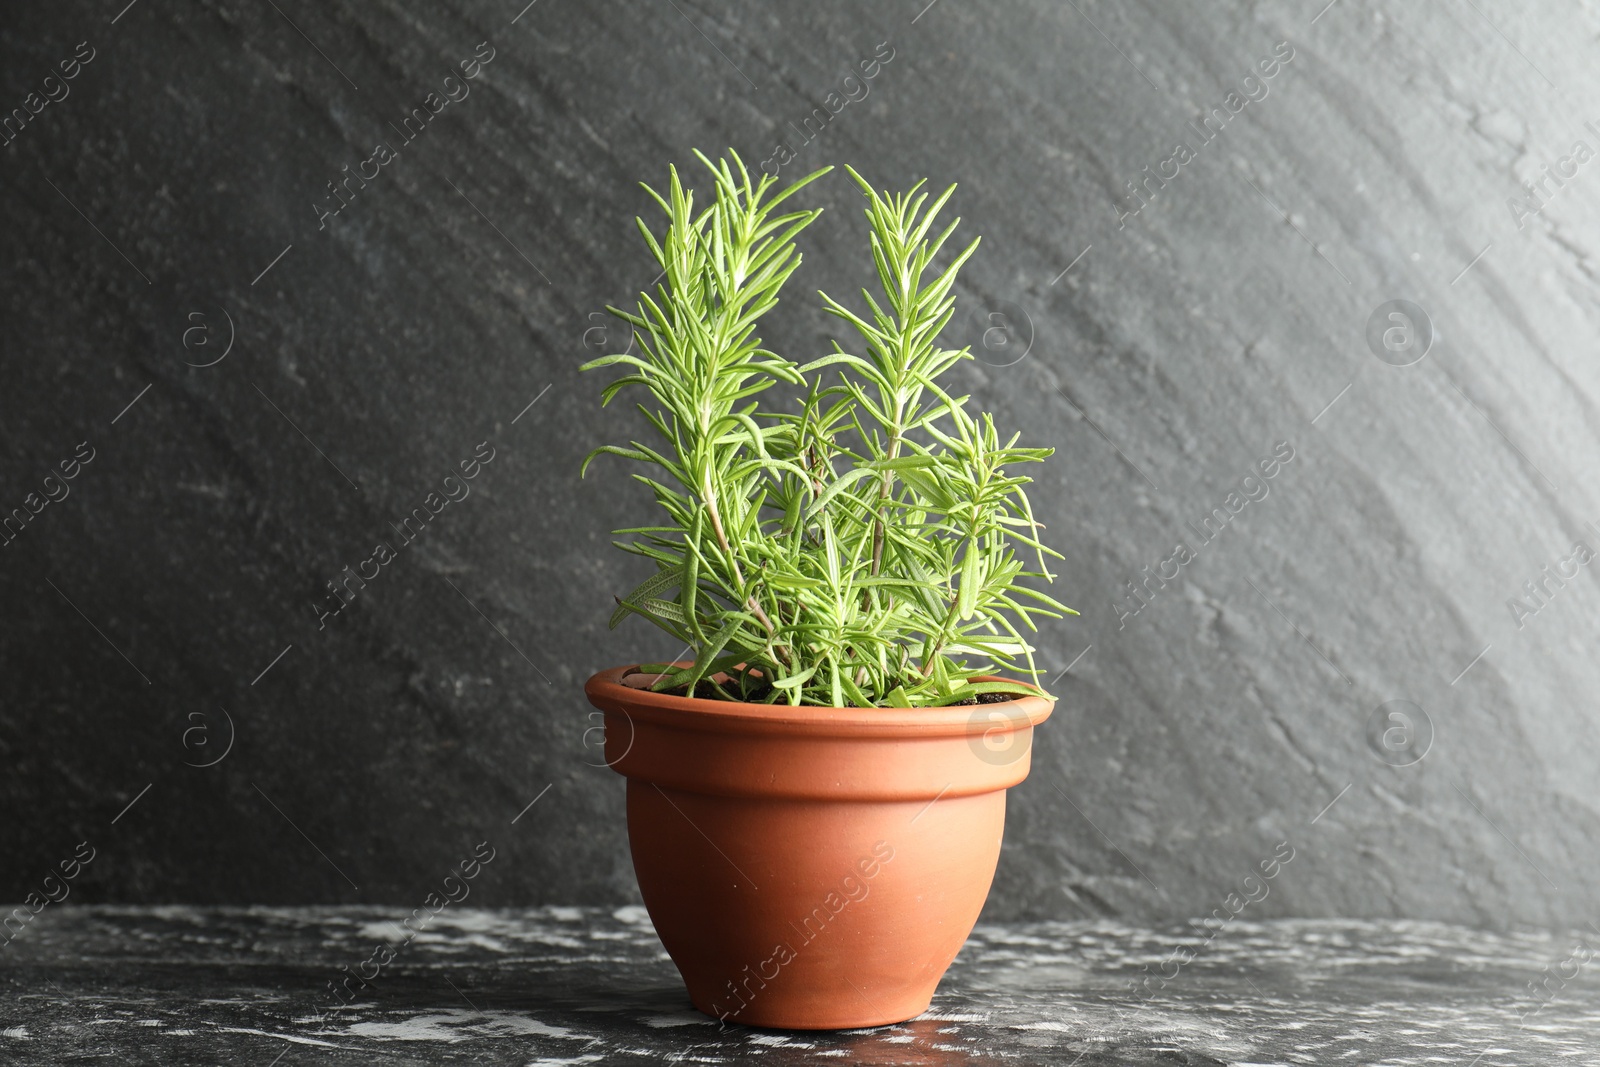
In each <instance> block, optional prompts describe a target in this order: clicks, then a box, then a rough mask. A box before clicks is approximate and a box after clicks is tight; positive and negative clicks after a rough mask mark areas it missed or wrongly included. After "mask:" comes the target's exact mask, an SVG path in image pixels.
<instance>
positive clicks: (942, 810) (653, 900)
mask: <svg viewBox="0 0 1600 1067" xmlns="http://www.w3.org/2000/svg"><path fill="white" fill-rule="evenodd" d="M1005 809H1006V795H1005V792H1004V791H1003V790H997V791H995V792H992V793H980V794H977V795H974V796H966V797H945V798H943V799H940V800H938V801H937V802H935V803H932V804H930V803H929V802H928V801H925V800H912V801H899V802H885V801H871V802H859V801H825V800H808V799H799V798H756V797H740V798H738V799H737V800H730V798H727V797H715V796H707V795H705V794H702V793H691V792H688V791H686V790H679V789H668V788H662V787H661V786H659V785H657V784H655V783H653V782H643V781H639V780H637V779H630V780H629V782H628V838H629V843H630V845H631V851H632V853H633V861H634V872H635V874H636V875H637V877H638V879H639V890H640V893H641V894H642V895H643V897H644V902H645V907H646V909H647V910H648V911H649V913H650V918H651V920H652V921H653V922H654V923H655V927H656V932H657V934H658V936H659V937H660V938H661V943H662V944H663V945H664V946H665V947H666V950H667V953H668V954H669V955H670V956H671V957H672V960H673V962H674V963H675V964H677V967H678V971H679V973H680V974H682V976H683V980H684V984H685V985H686V986H688V988H689V995H690V999H691V1000H692V1001H693V1002H694V1005H695V1007H697V1008H699V1009H700V1010H701V1011H703V1012H705V1013H706V1014H707V1015H710V1016H711V1017H713V1018H716V1019H719V1020H725V1021H728V1022H736V1023H741V1024H744V1025H749V1026H765V1027H774V1028H778V1029H786V1030H838V1029H852V1028H857V1027H868V1026H886V1025H889V1024H891V1023H898V1022H904V1021H905V1020H907V1019H910V1018H912V1017H914V1016H916V1015H920V1014H921V1013H922V1012H924V1011H926V1010H927V1008H928V1003H929V1001H930V1000H931V999H932V997H933V993H934V989H935V988H936V987H937V986H938V984H939V979H940V978H941V977H942V976H943V975H944V972H945V970H946V969H947V968H948V967H949V966H950V964H951V962H952V961H953V960H954V959H955V957H956V953H957V952H959V951H960V949H961V946H962V944H963V943H964V942H965V941H966V939H967V935H968V934H970V933H971V932H972V926H973V924H974V923H975V922H977V919H978V913H979V912H980V911H981V910H982V909H983V902H984V899H985V898H986V897H987V896H988V894H989V885H990V882H991V880H992V879H993V877H994V869H995V864H996V862H997V861H998V859H999V855H1000V839H1001V835H1002V833H1003V832H1004V829H1005Z"/></svg>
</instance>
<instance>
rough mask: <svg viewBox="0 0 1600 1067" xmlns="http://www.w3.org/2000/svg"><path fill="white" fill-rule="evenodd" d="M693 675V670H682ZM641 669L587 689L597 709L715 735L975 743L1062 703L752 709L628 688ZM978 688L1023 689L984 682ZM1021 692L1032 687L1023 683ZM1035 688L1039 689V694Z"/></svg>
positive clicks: (602, 675)
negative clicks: (965, 739)
mask: <svg viewBox="0 0 1600 1067" xmlns="http://www.w3.org/2000/svg"><path fill="white" fill-rule="evenodd" d="M675 665H676V666H680V667H686V666H689V665H690V664H687V663H678V664H675ZM636 670H638V665H636V664H634V665H629V666H625V667H612V668H610V669H608V670H603V671H599V672H598V673H596V674H595V675H594V676H593V677H591V678H590V679H589V680H588V681H587V682H585V683H584V686H583V691H584V694H585V695H586V696H587V697H588V698H589V702H590V703H591V704H594V705H595V706H596V707H598V708H601V709H603V710H606V711H615V712H620V713H622V714H626V715H639V716H642V717H644V718H645V719H647V720H649V721H654V722H660V723H663V724H672V725H674V726H678V727H680V728H687V729H696V730H702V731H706V732H711V733H786V734H803V735H809V736H857V737H861V736H880V737H881V736H892V735H900V736H904V735H915V736H922V737H942V736H970V735H973V734H983V733H986V732H988V731H990V730H993V729H995V728H996V727H997V726H998V725H999V724H998V723H997V722H996V721H995V713H999V715H1000V716H1001V717H1003V718H1004V719H1008V720H1010V722H1009V723H1007V724H1006V726H1005V727H1001V728H1002V729H1005V728H1009V729H1012V730H1020V729H1026V728H1028V727H1033V726H1037V725H1039V724H1040V723H1041V722H1044V720H1046V719H1048V718H1049V717H1050V713H1051V711H1053V710H1054V702H1053V701H1052V700H1050V698H1048V697H1045V696H1043V695H1040V696H1031V695H1030V696H1021V697H1016V698H1014V699H1012V700H1005V701H996V702H994V703H992V704H957V705H953V706H948V707H938V708H879V707H873V708H824V707H817V706H812V705H800V706H793V705H789V704H750V703H742V702H737V701H728V700H708V699H706V698H704V697H684V696H674V695H672V694H670V693H652V692H650V691H649V690H647V689H634V688H631V687H629V686H625V685H623V684H622V678H623V676H625V675H627V674H631V673H633V672H634V671H636ZM976 680H978V681H1008V682H1010V681H1016V679H1013V678H998V677H996V676H994V675H983V676H981V677H980V678H978V679H976ZM1019 684H1021V685H1029V683H1027V682H1020V683H1019ZM1033 688H1037V687H1036V686H1034V687H1033Z"/></svg>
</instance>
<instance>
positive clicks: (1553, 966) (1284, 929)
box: [0, 905, 1600, 1067]
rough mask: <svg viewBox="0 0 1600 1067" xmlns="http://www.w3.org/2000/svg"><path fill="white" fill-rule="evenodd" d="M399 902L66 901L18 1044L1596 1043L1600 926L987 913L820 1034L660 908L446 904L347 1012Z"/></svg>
mask: <svg viewBox="0 0 1600 1067" xmlns="http://www.w3.org/2000/svg"><path fill="white" fill-rule="evenodd" d="M404 917H405V914H404V913H402V912H401V911H400V910H399V909H379V908H191V907H154V908H151V907H141V908H131V907H109V906H89V907H73V906H71V905H64V906H60V907H49V908H47V909H46V910H45V911H43V912H41V913H40V914H39V916H38V917H37V918H36V919H35V920H34V921H33V922H31V923H29V924H28V925H26V926H25V927H24V928H23V929H22V930H21V931H20V933H18V934H17V935H16V936H15V937H14V939H13V940H12V941H11V942H10V943H9V944H7V945H6V946H5V947H4V948H3V949H0V975H3V980H4V986H5V997H4V1000H3V1002H0V1005H3V1006H0V1063H6V1064H13V1063H14V1064H68V1063H87V1062H103V1061H104V1062H115V1063H118V1064H157V1063H159V1064H164V1065H185V1064H206V1065H215V1064H229V1065H233V1064H241V1065H251V1064H253V1065H259V1067H294V1065H296V1064H318V1065H338V1064H356V1063H361V1064H367V1063H377V1062H382V1063H385V1064H393V1065H397V1067H399V1065H407V1064H434V1063H452V1064H454V1063H463V1064H465V1063H473V1064H516V1065H519V1067H522V1065H556V1064H587V1063H607V1064H609V1063H623V1064H638V1063H707V1064H739V1063H747V1062H750V1061H752V1060H756V1059H760V1060H761V1061H763V1062H771V1063H775V1064H795V1063H863V1064H945V1063H951V1064H967V1063H997V1064H999V1063H1004V1064H1035V1063H1037V1064H1061V1065H1067V1064H1080V1065H1081V1067H1093V1065H1098V1064H1157V1063H1172V1064H1191V1063H1193V1064H1216V1063H1226V1064H1293V1063H1310V1064H1363V1065H1366V1064H1435V1063H1437V1064H1456V1063H1459V1064H1462V1065H1467V1064H1474V1063H1475V1064H1477V1065H1479V1067H1497V1065H1511V1064H1515V1065H1519V1067H1527V1065H1530V1064H1557V1063H1559V1064H1569V1065H1573V1067H1580V1065H1586V1064H1600V999H1597V998H1596V997H1595V995H1594V984H1593V975H1592V974H1589V973H1586V972H1588V971H1589V970H1590V968H1589V967H1588V964H1589V962H1590V957H1591V956H1592V954H1593V950H1592V949H1590V948H1589V947H1588V942H1587V941H1585V940H1584V938H1585V937H1589V938H1590V939H1591V940H1592V939H1593V936H1594V935H1593V934H1592V933H1591V934H1576V935H1573V934H1557V933H1510V934H1506V933H1487V932H1482V931H1477V930H1470V929H1466V928H1462V927H1456V926H1448V925H1442V924H1435V923H1420V922H1371V921H1362V922H1354V921H1308V920H1296V921H1288V920H1284V921H1273V922H1264V923H1252V922H1244V921H1238V920H1235V921H1234V922H1232V923H1229V924H1227V925H1225V926H1223V927H1221V928H1220V929H1218V930H1216V931H1215V933H1214V934H1211V935H1210V936H1209V937H1208V934H1207V931H1206V930H1205V929H1203V928H1201V927H1200V926H1198V925H1196V924H1178V925H1173V926H1169V927H1163V928H1156V929H1140V928H1135V927H1131V926H1127V925H1122V924H1117V923H1110V922H1071V923H1064V922H1034V923H1021V924H1006V925H984V926H980V927H979V928H978V930H977V931H976V932H975V933H974V934H973V937H972V939H971V941H970V942H968V944H967V946H966V948H965V949H964V950H963V952H962V954H961V956H960V957H959V958H958V959H957V961H956V963H955V965H954V966H953V967H952V968H951V970H950V973H949V974H948V975H947V976H946V978H945V981H944V983H943V984H942V985H941V987H940V990H939V993H938V995H937V996H936V997H935V998H934V1002H933V1007H932V1009H931V1010H930V1011H929V1012H927V1013H926V1014H924V1015H922V1016H920V1017H919V1018H917V1019H914V1020H912V1021H910V1022H907V1023H903V1024H901V1025H898V1026H889V1027H882V1028H878V1029H873V1030H858V1031H845V1032H835V1033H801V1032H778V1031H762V1030H753V1029H747V1028H743V1027H736V1026H730V1027H727V1028H725V1029H721V1030H719V1027H718V1026H717V1024H716V1023H715V1022H713V1021H712V1020H710V1019H708V1018H707V1017H705V1016H703V1015H700V1014H699V1013H697V1012H696V1011H694V1010H693V1009H692V1008H691V1007H690V1005H689V1002H688V999H687V997H686V996H685V994H684V992H683V988H682V986H681V985H680V984H679V982H678V976H677V973H676V972H675V971H674V969H673V966H672V963H671V961H670V960H669V959H668V958H667V956H666V954H665V953H664V952H663V951H662V949H661V945H660V943H659V942H658V941H657V940H656V937H655V934H654V931H653V930H652V928H651V926H650V921H649V918H648V917H647V916H646V915H645V913H644V911H643V909H641V908H636V907H626V908H621V909H617V910H614V911H613V910H602V909H578V908H541V909H531V910H485V909H472V908H466V907H455V906H449V907H446V908H445V909H444V910H443V911H441V912H440V913H439V914H438V915H437V916H435V917H434V918H433V920H432V921H431V922H428V923H426V924H425V925H424V926H423V929H422V932H421V933H419V934H418V935H417V936H416V937H415V938H414V939H412V940H411V941H410V942H409V943H406V944H404V945H403V946H402V947H399V948H397V949H396V950H395V951H396V955H395V958H394V959H393V961H392V962H390V963H389V964H388V965H387V966H385V967H383V968H382V969H381V971H380V973H379V974H378V975H377V976H376V977H375V978H374V979H373V981H372V982H371V983H370V985H369V987H368V988H367V989H366V990H365V991H363V993H362V995H361V996H360V998H359V999H357V1000H355V1001H354V1002H352V1003H350V1004H348V1005H346V1006H343V1007H337V1008H335V1009H334V1010H333V1011H332V1012H331V1013H330V1012H329V1009H330V1007H333V1004H334V1002H333V1001H332V999H331V997H330V994H329V992H328V984H329V982H330V981H331V980H333V979H335V978H338V977H342V974H343V972H342V971H341V968H345V967H349V968H351V969H352V970H354V969H355V968H357V966H358V965H360V964H361V963H362V962H363V961H365V960H367V959H368V958H369V957H370V956H371V955H372V953H373V949H374V947H375V946H377V945H379V944H383V943H387V944H390V945H398V944H399V943H400V942H401V939H402V936H403V935H402V933H401V932H400V929H399V926H398V923H399V921H400V920H401V919H403V918H404ZM1181 950H1187V953H1192V954H1193V956H1194V958H1193V961H1192V962H1190V963H1188V964H1187V965H1186V966H1182V967H1181V968H1180V967H1179V966H1178V965H1177V963H1176V962H1175V961H1176V960H1178V959H1180V958H1182V956H1181V955H1180V952H1181ZM1169 961H1171V962H1169ZM1146 968H1148V969H1149V970H1148V972H1147V971H1146ZM1175 970H1176V971H1177V975H1176V977H1174V978H1173V979H1172V980H1171V981H1170V982H1168V983H1167V984H1166V985H1165V987H1164V988H1153V986H1154V983H1151V984H1150V985H1149V986H1147V987H1146V988H1147V989H1148V990H1149V992H1148V993H1147V994H1144V995H1141V994H1140V993H1138V992H1136V989H1137V987H1136V985H1135V983H1136V981H1137V980H1138V979H1140V978H1142V977H1144V976H1145V975H1146V974H1147V973H1149V974H1157V973H1161V972H1162V971H1165V972H1166V973H1168V974H1171V973H1172V972H1173V971H1175ZM367 973H369V974H370V973H371V970H370V968H369V969H368V970H367ZM1530 983H1532V984H1533V988H1537V989H1540V990H1542V992H1539V993H1537V994H1536V993H1535V992H1532V991H1530Z"/></svg>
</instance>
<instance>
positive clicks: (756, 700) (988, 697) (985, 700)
mask: <svg viewBox="0 0 1600 1067" xmlns="http://www.w3.org/2000/svg"><path fill="white" fill-rule="evenodd" d="M665 692H667V693H668V694H670V695H671V696H675V697H683V696H688V695H689V687H688V686H684V685H680V686H678V687H677V688H676V689H668V690H666V691H665ZM771 692H772V687H771V686H770V685H769V686H762V687H761V688H760V689H756V690H753V691H752V692H751V693H750V695H749V696H747V697H745V699H744V702H745V703H749V704H760V703H762V702H764V701H765V700H766V699H767V697H768V695H769V694H771ZM694 695H695V696H697V697H699V698H700V699H702V700H726V699H728V697H730V696H732V695H734V694H733V690H731V689H725V688H723V687H721V686H718V685H717V684H716V683H715V682H711V681H708V680H706V679H701V680H700V683H699V684H698V685H696V686H695V688H694ZM1015 699H1016V695H1015V694H1013V693H979V694H978V695H977V696H973V697H967V699H965V700H958V701H956V702H955V704H953V705H951V706H952V707H967V706H970V705H975V704H1004V703H1005V702H1006V701H1008V700H1015ZM878 706H879V707H887V706H888V705H886V704H880V705H878Z"/></svg>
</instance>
